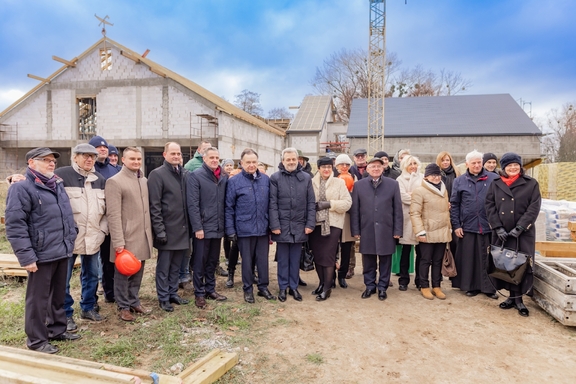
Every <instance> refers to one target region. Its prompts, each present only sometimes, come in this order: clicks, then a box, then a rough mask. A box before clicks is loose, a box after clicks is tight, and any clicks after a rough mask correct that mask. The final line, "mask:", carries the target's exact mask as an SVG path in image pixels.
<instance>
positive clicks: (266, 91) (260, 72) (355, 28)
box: [0, 0, 576, 118]
mask: <svg viewBox="0 0 576 384" xmlns="http://www.w3.org/2000/svg"><path fill="white" fill-rule="evenodd" d="M94 14H98V15H99V16H100V17H104V16H105V15H109V16H110V22H112V23H113V24H114V26H112V27H108V36H109V37H110V38H111V39H113V40H115V41H117V42H119V43H121V44H123V45H125V46H127V47H129V48H131V49H132V50H134V51H137V52H141V53H143V52H144V51H145V50H146V49H150V50H151V52H150V54H149V55H148V58H150V59H152V60H154V61H156V62H157V63H159V64H161V65H163V66H165V67H168V68H170V69H172V70H173V71H175V72H177V73H179V74H181V75H183V76H186V77H188V78H189V79H191V80H193V81H195V82H196V83H198V84H200V85H201V86H203V87H205V88H207V89H209V90H210V91H212V92H214V93H215V94H217V95H219V96H224V97H225V98H226V99H228V100H230V101H233V100H234V95H236V94H238V93H240V91H241V90H243V89H248V90H250V91H253V92H257V93H260V94H261V103H262V107H263V109H264V111H265V113H267V112H268V111H269V110H270V109H272V108H276V107H289V106H296V105H299V104H300V102H301V100H302V99H303V97H304V96H305V95H306V94H310V93H313V92H314V90H313V88H312V87H311V85H310V80H311V79H312V77H313V76H314V73H315V70H316V67H318V66H320V65H321V64H322V61H323V60H324V59H325V58H327V57H328V56H329V55H330V54H332V53H334V52H336V51H339V50H340V49H342V48H346V49H355V48H364V49H367V48H368V16H369V1H368V0H188V1H177V0H173V1H168V0H164V1H147V0H140V1H135V0H133V1H128V0H114V1H109V0H100V1H97V2H96V1H93V2H87V1H67V0H51V1H44V0H35V1H26V0H0V110H4V109H5V108H6V107H7V106H8V105H10V104H11V103H12V102H14V101H15V100H16V99H17V98H18V97H20V96H21V95H22V94H23V93H25V92H27V91H28V90H30V89H31V88H33V87H34V86H35V85H36V84H38V82H37V81H36V80H33V79H29V78H27V77H26V75H27V74H28V73H31V74H34V75H37V76H40V77H45V76H48V75H50V74H52V73H53V72H54V71H55V70H56V69H58V68H59V67H60V66H61V64H60V63H58V62H56V61H53V60H52V59H51V57H52V55H56V56H59V57H62V58H64V59H71V58H73V57H74V56H77V55H79V54H80V53H82V52H83V51H84V50H86V49H87V48H88V47H90V46H91V45H92V44H94V43H95V42H96V41H97V40H98V39H100V38H101V37H102V35H101V33H100V27H99V26H98V20H96V18H95V17H94ZM575 14H576V1H573V0H554V1H542V0H482V1H476V0H408V1H407V4H405V1H404V0H387V28H386V42H387V49H388V50H389V51H392V52H395V53H396V54H397V55H398V57H399V58H400V59H401V60H402V67H413V66H415V65H418V64H421V65H422V66H423V67H424V68H426V69H432V70H435V71H439V70H441V69H443V68H444V69H447V70H453V71H457V72H460V73H461V74H462V76H463V77H464V78H467V79H470V80H471V81H472V84H473V85H472V87H471V88H470V89H469V91H468V92H466V94H488V93H510V94H511V95H512V97H513V98H514V99H516V100H520V99H522V100H524V101H527V102H531V103H532V111H533V115H535V116H536V118H539V117H544V115H545V113H546V112H547V111H548V110H549V109H551V108H560V107H561V106H562V105H563V104H565V103H568V102H570V103H576V48H575V47H576V22H575V19H574V15H575ZM528 108H529V107H528V106H526V109H527V110H528Z"/></svg>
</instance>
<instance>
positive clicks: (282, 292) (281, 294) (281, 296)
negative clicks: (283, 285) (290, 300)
mask: <svg viewBox="0 0 576 384" xmlns="http://www.w3.org/2000/svg"><path fill="white" fill-rule="evenodd" d="M278 300H280V301H281V302H285V301H286V290H285V289H281V290H280V292H278Z"/></svg>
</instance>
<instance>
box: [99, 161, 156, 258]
mask: <svg viewBox="0 0 576 384" xmlns="http://www.w3.org/2000/svg"><path fill="white" fill-rule="evenodd" d="M105 192H106V216H107V217H108V227H109V229H110V237H111V242H110V244H111V250H110V261H111V262H114V261H115V260H116V251H115V248H118V247H124V248H126V249H127V250H128V251H130V252H132V253H133V254H134V256H136V258H137V259H139V260H147V259H149V258H150V257H151V256H152V225H151V221H150V204H149V201H148V184H147V182H146V178H145V177H144V175H143V174H142V171H138V173H137V174H136V173H135V172H132V171H131V170H129V169H128V168H126V166H123V167H122V170H121V171H120V172H119V173H117V174H116V175H114V176H112V177H111V178H109V179H108V180H107V181H106V189H105Z"/></svg>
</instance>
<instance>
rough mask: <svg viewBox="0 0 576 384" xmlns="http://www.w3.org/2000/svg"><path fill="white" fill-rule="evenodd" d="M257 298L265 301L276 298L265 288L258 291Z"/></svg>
mask: <svg viewBox="0 0 576 384" xmlns="http://www.w3.org/2000/svg"><path fill="white" fill-rule="evenodd" d="M258 296H262V297H263V298H265V299H266V300H276V296H274V295H273V294H271V293H270V291H269V290H268V289H266V288H264V289H261V290H259V291H258Z"/></svg>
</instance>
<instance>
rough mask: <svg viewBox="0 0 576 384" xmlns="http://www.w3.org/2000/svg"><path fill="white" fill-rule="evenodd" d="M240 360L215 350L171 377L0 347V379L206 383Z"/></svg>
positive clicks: (53, 383)
mask: <svg viewBox="0 0 576 384" xmlns="http://www.w3.org/2000/svg"><path fill="white" fill-rule="evenodd" d="M237 363H238V355H237V354H235V353H227V352H222V351H220V350H218V349H216V350H214V351H212V352H210V353H209V354H208V355H207V356H205V357H204V358H202V359H200V360H199V361H198V362H196V363H194V364H192V365H191V366H190V367H188V368H187V369H185V370H184V371H182V373H180V375H178V376H168V375H162V374H158V373H153V372H148V371H145V370H141V369H130V368H124V367H118V366H114V365H109V364H102V363H96V362H91V361H86V360H79V359H73V358H70V357H64V356H57V355H48V354H44V353H38V352H34V351H29V350H25V349H18V348H10V347H4V346H0V382H1V383H43V384H56V383H58V384H63V383H70V384H72V383H73V384H83V383H85V384H92V383H132V384H140V383H150V384H207V383H213V382H215V381H216V380H218V379H219V378H220V377H221V376H222V375H223V374H224V373H226V372H227V371H228V370H229V369H231V368H232V367H233V366H234V365H236V364H237Z"/></svg>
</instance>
